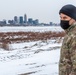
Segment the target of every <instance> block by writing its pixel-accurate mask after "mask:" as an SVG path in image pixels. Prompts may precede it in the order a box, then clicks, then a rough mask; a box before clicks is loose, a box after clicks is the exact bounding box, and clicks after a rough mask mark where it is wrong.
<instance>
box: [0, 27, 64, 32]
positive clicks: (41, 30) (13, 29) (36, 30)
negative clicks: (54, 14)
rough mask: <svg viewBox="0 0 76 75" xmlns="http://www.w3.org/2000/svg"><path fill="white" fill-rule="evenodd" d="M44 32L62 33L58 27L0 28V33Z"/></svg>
mask: <svg viewBox="0 0 76 75" xmlns="http://www.w3.org/2000/svg"><path fill="white" fill-rule="evenodd" d="M19 31H22V32H45V31H59V32H60V31H63V29H62V28H61V27H60V26H27V27H26V26H25V27H21V26H20V27H7V26H6V27H0V32H19Z"/></svg>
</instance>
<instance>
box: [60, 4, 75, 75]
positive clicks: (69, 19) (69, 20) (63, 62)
mask: <svg viewBox="0 0 76 75" xmlns="http://www.w3.org/2000/svg"><path fill="white" fill-rule="evenodd" d="M59 15H60V26H61V27H62V28H63V29H64V30H65V32H66V35H65V37H64V40H63V43H62V47H61V52H60V60H59V75H76V7H75V6H74V5H71V4H67V5H65V6H63V7H62V8H61V9H60V11H59Z"/></svg>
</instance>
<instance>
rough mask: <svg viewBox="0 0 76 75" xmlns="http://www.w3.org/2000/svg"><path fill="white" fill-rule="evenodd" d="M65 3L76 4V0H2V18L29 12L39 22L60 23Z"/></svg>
mask: <svg viewBox="0 0 76 75" xmlns="http://www.w3.org/2000/svg"><path fill="white" fill-rule="evenodd" d="M65 4H73V5H76V0H0V20H3V19H6V20H8V19H13V17H14V16H15V15H16V16H18V17H19V16H23V15H24V14H27V18H33V19H39V22H44V23H49V22H50V21H52V22H55V23H57V22H58V23H59V14H58V13H59V10H60V8H61V7H62V6H63V5H65Z"/></svg>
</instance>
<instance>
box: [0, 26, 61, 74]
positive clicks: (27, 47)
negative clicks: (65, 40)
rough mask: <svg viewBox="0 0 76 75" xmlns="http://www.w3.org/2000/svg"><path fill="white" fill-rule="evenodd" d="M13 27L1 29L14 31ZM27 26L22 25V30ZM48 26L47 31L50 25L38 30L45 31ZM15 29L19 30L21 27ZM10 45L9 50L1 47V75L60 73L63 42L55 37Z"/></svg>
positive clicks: (2, 29)
mask: <svg viewBox="0 0 76 75" xmlns="http://www.w3.org/2000/svg"><path fill="white" fill-rule="evenodd" d="M11 28H12V27H11ZM11 28H10V27H3V28H0V29H1V31H2V32H6V31H7V32H8V31H13V28H12V30H11ZM27 28H28V27H22V30H23V31H24V30H25V29H27ZM46 28H47V30H46V31H48V30H50V27H43V28H42V27H41V28H38V30H39V29H42V30H43V31H44V30H45V29H46ZM15 29H16V31H18V30H19V29H20V28H19V29H18V30H17V28H15ZM34 29H35V30H37V27H36V28H35V27H34V28H33V27H32V29H31V28H29V29H28V30H32V31H34ZM51 29H53V28H51ZM14 31H15V30H14ZM20 31H21V30H20ZM58 31H59V29H58ZM9 46H10V50H9V51H6V50H4V49H2V48H0V75H21V74H28V75H58V64H59V57H60V48H61V43H57V42H56V40H55V39H52V40H51V39H49V40H45V41H30V42H24V43H13V44H10V45H9Z"/></svg>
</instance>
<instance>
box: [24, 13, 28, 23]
mask: <svg viewBox="0 0 76 75" xmlns="http://www.w3.org/2000/svg"><path fill="white" fill-rule="evenodd" d="M24 23H27V15H26V14H24Z"/></svg>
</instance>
